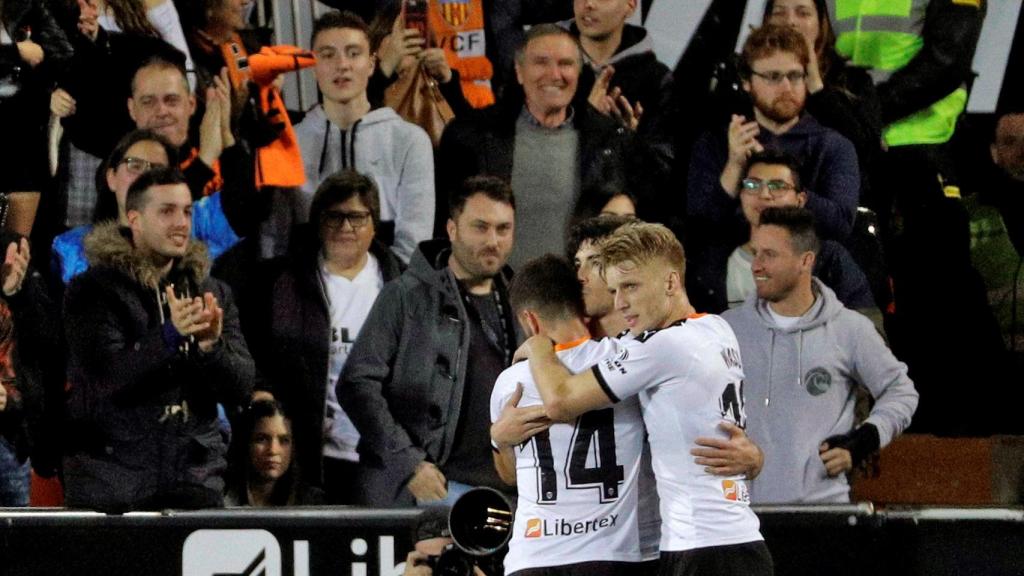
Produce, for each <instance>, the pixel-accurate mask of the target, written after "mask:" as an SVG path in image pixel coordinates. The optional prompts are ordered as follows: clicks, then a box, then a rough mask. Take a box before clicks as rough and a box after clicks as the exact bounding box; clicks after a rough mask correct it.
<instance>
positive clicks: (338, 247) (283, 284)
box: [257, 170, 404, 504]
mask: <svg viewBox="0 0 1024 576" xmlns="http://www.w3.org/2000/svg"><path fill="white" fill-rule="evenodd" d="M379 223H380V197H379V192H378V190H377V186H376V184H374V182H373V180H372V179H371V178H370V177H368V176H365V175H362V174H359V173H357V172H354V171H352V170H344V171H341V172H338V173H336V174H333V175H331V176H329V177H327V178H326V179H325V180H324V182H323V184H321V185H320V187H319V188H318V189H317V191H316V194H315V195H314V197H313V200H312V203H311V205H310V222H309V224H307V225H305V226H302V227H300V228H299V229H298V231H297V232H296V237H295V239H294V240H293V241H292V242H291V255H290V257H289V258H288V259H287V264H286V265H285V267H284V269H283V270H282V271H281V272H280V274H279V275H278V276H277V277H276V279H275V280H274V282H273V292H272V305H271V306H269V307H268V308H267V310H268V311H269V313H270V347H269V348H268V349H269V350H273V351H274V353H273V355H272V357H267V358H259V359H258V360H257V363H258V364H259V365H260V366H259V367H260V369H261V370H262V371H263V373H264V374H265V375H266V376H267V377H268V378H269V381H270V389H269V391H270V392H271V393H272V394H273V396H274V397H275V398H276V399H277V400H279V401H280V402H281V403H282V404H284V406H285V408H286V409H287V410H288V413H289V414H291V415H292V417H293V420H292V422H293V427H294V430H293V433H294V435H295V446H296V460H297V461H298V462H299V470H301V474H302V480H303V481H304V482H305V483H306V484H308V485H310V486H318V487H323V489H324V490H325V492H326V494H327V500H328V502H329V503H331V504H349V503H351V497H352V493H353V489H352V486H351V482H352V481H353V479H354V478H355V467H356V465H357V463H358V462H359V454H358V453H357V452H356V447H357V445H358V444H359V432H358V431H357V430H356V428H355V426H354V425H353V424H352V421H351V420H350V419H349V417H348V415H347V414H346V413H345V411H344V410H343V409H342V408H341V406H340V405H339V404H338V398H337V395H336V393H335V384H336V383H337V381H338V376H339V375H340V374H341V370H342V368H343V367H344V366H345V361H346V359H347V358H348V353H349V351H350V350H351V348H352V345H353V343H354V342H355V340H356V336H358V335H359V332H360V331H361V330H362V328H363V324H364V322H365V321H366V317H367V315H368V314H369V313H370V308H372V307H373V303H374V302H375V301H376V299H377V295H378V294H379V293H380V291H381V288H383V286H384V283H385V282H388V281H390V280H392V279H394V278H397V277H398V275H399V274H401V272H402V269H403V268H404V266H403V264H402V263H401V261H399V260H398V257H397V256H395V254H394V253H393V252H392V251H391V250H389V249H388V248H387V246H385V245H384V244H383V243H382V242H380V241H379V240H377V238H376V232H377V227H378V225H379Z"/></svg>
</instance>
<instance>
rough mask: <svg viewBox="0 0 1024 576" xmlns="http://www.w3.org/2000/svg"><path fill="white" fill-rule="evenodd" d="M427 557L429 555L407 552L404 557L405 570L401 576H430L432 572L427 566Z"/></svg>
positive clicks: (414, 551)
mask: <svg viewBox="0 0 1024 576" xmlns="http://www.w3.org/2000/svg"><path fill="white" fill-rule="evenodd" d="M429 557H430V555H429V554H424V553H423V552H419V551H417V550H413V551H412V552H409V554H407V555H406V557H405V570H404V571H403V572H402V576H431V575H432V574H433V573H434V570H433V568H431V567H430V565H429V564H427V558H429Z"/></svg>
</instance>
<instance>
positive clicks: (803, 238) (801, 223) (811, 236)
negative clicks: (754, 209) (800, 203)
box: [758, 206, 821, 254]
mask: <svg viewBox="0 0 1024 576" xmlns="http://www.w3.org/2000/svg"><path fill="white" fill-rule="evenodd" d="M758 226H778V227H779V228H782V229H784V230H786V231H787V232H789V238H790V244H791V245H792V247H793V251H794V252H797V253H804V252H814V253H815V254H817V253H818V251H819V250H821V240H820V239H819V238H818V232H817V231H816V230H815V227H814V214H812V213H811V211H810V210H808V209H807V208H800V207H797V206H776V207H772V208H765V210H764V211H763V212H761V221H760V224H758Z"/></svg>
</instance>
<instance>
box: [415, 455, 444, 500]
mask: <svg viewBox="0 0 1024 576" xmlns="http://www.w3.org/2000/svg"><path fill="white" fill-rule="evenodd" d="M407 487H408V488H409V492H411V493H412V495H413V496H415V497H416V500H417V501H420V502H429V501H431V500H441V499H442V498H444V497H445V496H448V479H447V478H445V477H444V474H442V473H441V470H440V469H439V468H438V467H437V466H435V465H434V464H432V463H431V462H426V461H424V462H420V463H419V464H418V465H417V466H416V471H415V472H414V473H413V475H412V478H410V479H409V484H408V486H407Z"/></svg>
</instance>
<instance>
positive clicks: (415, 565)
mask: <svg viewBox="0 0 1024 576" xmlns="http://www.w3.org/2000/svg"><path fill="white" fill-rule="evenodd" d="M435 540H436V538H435ZM416 545H417V546H419V542H417V543H416ZM440 554H441V551H438V552H437V553H436V554H430V553H427V552H423V551H420V550H413V551H412V552H409V554H407V555H406V556H405V570H403V571H402V576H433V574H434V569H433V568H431V567H430V564H427V559H428V558H430V557H431V556H435V557H436V556H438V555H440ZM473 576H487V574H484V571H483V570H481V569H480V567H479V566H473Z"/></svg>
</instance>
